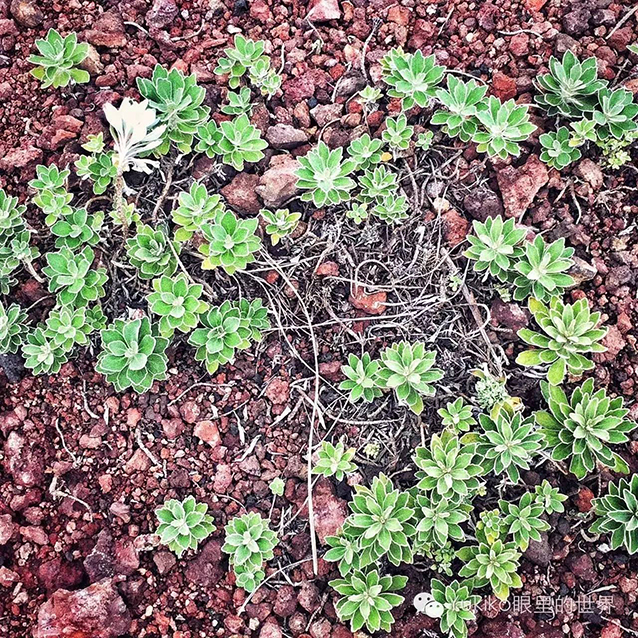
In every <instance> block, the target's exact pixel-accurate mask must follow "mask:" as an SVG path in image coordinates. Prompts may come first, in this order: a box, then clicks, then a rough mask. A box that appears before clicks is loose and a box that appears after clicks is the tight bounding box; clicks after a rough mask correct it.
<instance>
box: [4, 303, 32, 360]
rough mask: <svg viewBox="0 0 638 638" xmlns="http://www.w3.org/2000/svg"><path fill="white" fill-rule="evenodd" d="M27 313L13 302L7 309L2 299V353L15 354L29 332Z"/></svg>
mask: <svg viewBox="0 0 638 638" xmlns="http://www.w3.org/2000/svg"><path fill="white" fill-rule="evenodd" d="M26 321H27V313H26V312H24V310H22V308H20V306H18V304H15V303H13V304H11V305H10V306H9V307H8V308H7V309H6V310H5V307H4V305H3V304H2V302H1V301H0V354H15V353H16V352H18V350H19V349H20V346H21V345H22V343H23V342H24V339H25V337H26V334H27V332H28V331H27V326H26Z"/></svg>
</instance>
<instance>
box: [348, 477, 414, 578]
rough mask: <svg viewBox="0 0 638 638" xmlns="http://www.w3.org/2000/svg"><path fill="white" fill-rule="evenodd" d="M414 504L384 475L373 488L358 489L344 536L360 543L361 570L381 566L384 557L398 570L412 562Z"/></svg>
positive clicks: (376, 480)
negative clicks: (378, 564)
mask: <svg viewBox="0 0 638 638" xmlns="http://www.w3.org/2000/svg"><path fill="white" fill-rule="evenodd" d="M410 500H411V499H410V495H409V494H408V493H407V492H401V491H400V490H398V489H394V486H393V485H392V481H391V480H390V479H389V478H388V477H387V476H385V475H384V474H380V475H379V476H376V477H375V478H374V479H373V480H372V486H371V487H367V486H365V485H356V486H355V494H354V496H353V498H352V501H351V503H350V509H351V510H352V514H351V515H350V516H349V517H348V518H347V519H346V523H345V526H344V533H345V534H347V535H348V536H350V537H351V538H357V539H358V541H357V544H358V547H359V565H360V566H361V568H364V567H368V566H369V565H373V564H375V563H377V561H378V560H379V559H380V558H381V557H382V556H387V557H388V560H389V561H390V562H391V563H392V564H393V565H397V566H398V565H400V564H401V563H411V562H412V558H413V553H412V539H413V538H414V537H415V536H416V527H415V526H414V524H415V520H414V509H413V508H412V507H411V506H410Z"/></svg>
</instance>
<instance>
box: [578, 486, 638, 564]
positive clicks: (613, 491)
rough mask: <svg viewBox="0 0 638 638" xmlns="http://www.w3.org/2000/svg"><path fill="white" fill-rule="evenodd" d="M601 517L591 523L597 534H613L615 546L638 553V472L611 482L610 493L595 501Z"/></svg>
mask: <svg viewBox="0 0 638 638" xmlns="http://www.w3.org/2000/svg"><path fill="white" fill-rule="evenodd" d="M593 505H594V512H595V513H596V516H597V517H598V518H597V519H596V520H595V521H594V524H593V525H592V526H591V528H590V531H591V532H593V533H594V534H611V548H612V549H618V548H620V547H624V548H625V549H626V550H627V551H628V552H629V553H630V554H631V555H633V554H635V553H636V552H638V474H634V475H633V476H632V477H631V479H630V480H627V479H624V478H621V479H619V481H618V483H610V484H609V493H608V494H606V495H605V496H602V497H600V498H595V499H594V500H593Z"/></svg>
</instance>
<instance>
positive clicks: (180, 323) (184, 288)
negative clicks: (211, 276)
mask: <svg viewBox="0 0 638 638" xmlns="http://www.w3.org/2000/svg"><path fill="white" fill-rule="evenodd" d="M203 289H204V287H203V286H202V284H191V283H190V282H189V281H188V279H187V278H186V275H184V274H180V275H178V276H177V277H173V278H171V277H168V276H166V275H163V276H162V277H159V278H158V279H154V280H153V290H154V292H152V293H151V294H149V295H148V297H147V300H148V307H149V310H150V311H151V312H152V313H153V314H156V315H158V316H159V317H160V320H159V331H160V334H161V335H162V336H163V337H169V338H170V337H172V336H173V334H175V331H176V330H179V331H180V332H190V331H191V330H193V329H194V328H195V327H197V324H198V322H199V315H201V314H202V313H204V312H206V311H207V310H208V304H207V303H206V302H205V301H201V299H200V297H201V296H202V292H203Z"/></svg>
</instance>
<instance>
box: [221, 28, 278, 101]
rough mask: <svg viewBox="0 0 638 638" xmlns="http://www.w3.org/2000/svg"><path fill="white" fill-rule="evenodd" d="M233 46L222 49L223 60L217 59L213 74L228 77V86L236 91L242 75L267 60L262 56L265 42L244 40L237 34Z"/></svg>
mask: <svg viewBox="0 0 638 638" xmlns="http://www.w3.org/2000/svg"><path fill="white" fill-rule="evenodd" d="M233 44H234V46H233V47H229V48H227V49H224V54H225V55H226V57H225V58H219V60H218V62H217V67H216V68H215V73H216V74H217V75H227V76H228V86H229V87H230V88H231V89H236V88H237V87H238V86H239V84H240V82H241V78H242V77H243V76H244V74H245V73H246V72H247V71H249V70H250V69H251V68H252V67H254V66H255V65H256V64H257V63H258V62H260V61H261V60H264V61H265V62H268V58H267V57H266V56H264V55H263V53H264V46H265V42H264V41H263V40H258V41H257V42H255V41H253V40H249V39H248V38H244V36H242V35H240V34H239V33H238V34H236V35H235V39H234V43H233Z"/></svg>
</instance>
